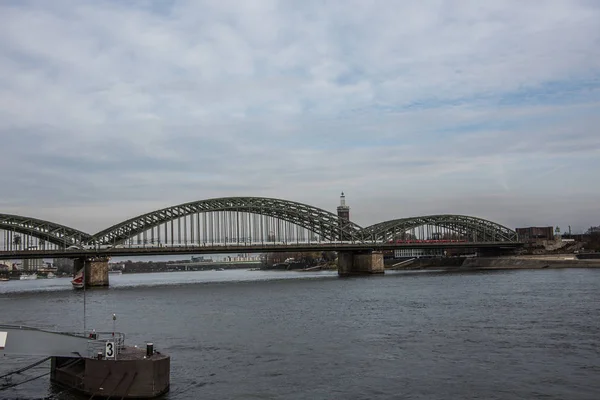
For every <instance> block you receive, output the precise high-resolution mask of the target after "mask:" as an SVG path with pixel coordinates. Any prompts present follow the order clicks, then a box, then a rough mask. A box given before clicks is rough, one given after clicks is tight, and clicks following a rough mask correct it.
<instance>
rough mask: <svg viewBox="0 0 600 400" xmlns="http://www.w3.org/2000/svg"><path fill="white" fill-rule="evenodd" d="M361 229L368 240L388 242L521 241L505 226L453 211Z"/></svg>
mask: <svg viewBox="0 0 600 400" xmlns="http://www.w3.org/2000/svg"><path fill="white" fill-rule="evenodd" d="M361 232H362V234H363V237H364V238H365V239H367V240H369V239H370V240H373V241H384V242H389V241H397V242H409V241H411V240H429V241H436V240H438V241H444V240H447V241H463V242H518V236H517V233H516V232H515V231H513V230H512V229H509V228H507V227H505V226H502V225H500V224H497V223H495V222H491V221H488V220H485V219H481V218H476V217H469V216H466V215H451V214H444V215H429V216H423V217H412V218H401V219H394V220H390V221H385V222H380V223H378V224H375V225H371V226H369V227H366V228H364V229H363V230H362V231H361Z"/></svg>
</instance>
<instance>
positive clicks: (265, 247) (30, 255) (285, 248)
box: [0, 242, 524, 260]
mask: <svg viewBox="0 0 600 400" xmlns="http://www.w3.org/2000/svg"><path fill="white" fill-rule="evenodd" d="M523 244H524V243H521V242H480V243H478V242H472V243H469V242H457V243H321V244H316V243H294V244H285V245H282V244H253V245H243V244H241V245H238V244H230V245H206V246H178V247H158V246H154V247H152V246H148V247H135V248H111V249H94V250H20V251H0V260H10V259H36V258H37V259H39V258H79V257H126V256H155V255H177V254H225V253H275V252H312V251H372V250H379V251H385V250H397V249H402V248H408V249H450V248H452V249H455V248H477V249H502V248H505V249H511V248H516V247H521V246H523Z"/></svg>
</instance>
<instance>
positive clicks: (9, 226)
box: [0, 214, 90, 247]
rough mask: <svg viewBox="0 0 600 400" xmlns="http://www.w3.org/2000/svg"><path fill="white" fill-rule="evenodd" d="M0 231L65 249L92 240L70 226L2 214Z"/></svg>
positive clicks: (0, 216) (0, 215)
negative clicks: (24, 236)
mask: <svg viewBox="0 0 600 400" xmlns="http://www.w3.org/2000/svg"><path fill="white" fill-rule="evenodd" d="M0 229H2V230H5V231H10V232H15V233H20V234H22V235H29V236H32V237H35V238H38V239H40V240H44V241H46V242H48V243H52V244H56V245H58V246H64V247H68V246H70V245H73V244H78V243H80V242H82V241H87V240H89V238H90V235H89V234H87V233H85V232H82V231H79V230H77V229H73V228H69V227H68V226H64V225H60V224H56V223H54V222H49V221H44V220H41V219H37V218H31V217H22V216H19V215H12V214H0Z"/></svg>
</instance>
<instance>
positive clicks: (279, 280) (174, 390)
mask: <svg viewBox="0 0 600 400" xmlns="http://www.w3.org/2000/svg"><path fill="white" fill-rule="evenodd" d="M110 278H111V284H112V287H111V288H110V289H106V290H105V289H102V290H91V291H87V293H86V299H87V301H86V304H87V318H86V321H87V326H88V327H94V328H96V329H97V330H111V329H112V320H111V316H112V314H113V313H117V315H118V321H117V330H120V331H123V332H125V333H126V334H127V338H128V342H129V344H143V343H144V342H145V341H153V342H154V343H155V346H156V347H157V348H158V349H159V350H160V351H163V352H166V353H168V354H170V355H171V357H172V359H171V392H170V393H169V395H168V396H166V398H168V399H590V400H597V399H600V270H585V269H578V270H537V271H493V272H472V273H439V272H437V273H436V272H427V273H422V272H421V273H415V272H413V273H388V274H386V276H374V277H361V278H349V279H340V278H338V277H337V276H336V275H335V273H332V272H316V273H295V272H259V271H240V270H238V271H208V272H185V273H184V272H181V273H170V274H139V275H123V276H111V277H110ZM82 300H83V293H82V292H74V291H73V290H71V289H70V287H69V280H68V279H54V280H37V281H15V282H12V281H11V282H8V283H0V323H10V324H23V325H32V326H37V327H45V328H57V329H61V330H81V328H82V326H83V318H82V317H83V302H82ZM35 360H36V358H27V357H25V358H15V357H8V356H6V357H3V358H2V359H1V361H0V375H3V374H4V373H5V372H8V371H11V370H13V369H16V368H18V367H21V366H24V365H27V364H30V363H31V362H32V361H35ZM47 370H48V366H47V365H43V366H40V367H38V368H36V369H35V370H32V371H28V372H27V373H26V374H24V375H23V376H19V377H15V378H13V382H18V381H20V380H23V379H26V378H27V377H32V376H35V375H39V374H40V373H43V372H45V371H47ZM3 383H4V382H2V381H1V380H0V385H2V384H3ZM58 392H59V390H58V389H55V388H53V387H52V386H51V385H50V384H49V382H48V378H47V377H46V378H43V379H40V380H36V381H33V382H30V383H28V384H25V385H23V386H19V387H17V388H14V389H9V390H5V391H0V399H2V398H30V399H31V398H40V397H44V396H47V397H50V398H59V399H73V398H75V397H74V396H73V395H72V394H70V393H68V392H67V393H58Z"/></svg>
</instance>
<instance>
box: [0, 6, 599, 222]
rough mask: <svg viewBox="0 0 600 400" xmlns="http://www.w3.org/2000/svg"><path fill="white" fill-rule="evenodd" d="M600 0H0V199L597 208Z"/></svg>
mask: <svg viewBox="0 0 600 400" xmlns="http://www.w3.org/2000/svg"><path fill="white" fill-rule="evenodd" d="M599 126H600V2H598V1H596V0H565V1H559V0H545V1H539V0H519V1H517V0H514V1H513V0H503V1H478V0H473V1H467V0H464V1H458V0H457V1H442V0H439V1H434V0H424V1H418V2H409V1H400V0H398V1H393V0H382V1H377V0H372V1H367V0H356V1H350V0H339V1H336V0H320V1H312V0H303V1H292V0H290V1H268V0H264V1H263V0H253V1H250V0H248V1H238V0H235V1H233V0H231V1H230V0H218V1H199V0H189V1H176V0H165V1H158V0H156V1H142V0H128V1H125V0H114V1H91V0H90V1H80V0H73V1H68V0H52V1H42V0H39V1H12V0H4V1H0V170H1V171H2V172H1V173H0V212H4V213H17V214H22V215H30V216H35V217H39V218H43V219H49V220H53V221H56V222H61V223H63V224H66V225H71V226H74V227H77V228H80V229H82V230H85V231H88V232H90V233H91V232H94V231H97V230H100V229H101V228H104V227H107V226H109V225H112V224H113V223H116V222H119V221H120V220H122V219H125V218H128V217H132V216H134V215H137V214H141V213H143V212H147V211H151V210H153V209H156V208H160V207H165V206H168V205H174V204H178V203H182V202H187V201H192V200H200V199H205V198H211V197H221V196H246V195H253V196H268V197H278V198H285V199H290V200H296V201H300V202H305V203H309V204H312V205H316V206H319V207H322V208H326V209H329V210H332V211H333V210H334V209H335V206H336V205H337V202H338V196H339V193H340V191H342V190H343V191H345V192H346V195H347V199H348V202H349V204H350V205H351V207H352V218H353V220H355V221H356V222H357V223H359V224H361V225H368V224H371V223H375V222H379V221H381V220H386V219H391V218H398V217H408V216H415V215H424V214H433V213H458V214H468V215H475V216H480V217H483V218H488V219H492V220H495V221H497V222H500V223H503V224H505V225H507V226H510V227H513V228H514V227H517V226H527V225H559V226H561V228H563V230H564V229H566V228H567V226H568V225H571V226H572V228H573V229H575V230H577V229H579V230H581V229H584V228H587V227H589V226H590V225H592V224H594V225H597V224H600V212H599V211H600V185H599V184H598V181H599V179H600V178H599V175H600V174H599V172H600V131H599V128H598V127H599Z"/></svg>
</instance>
